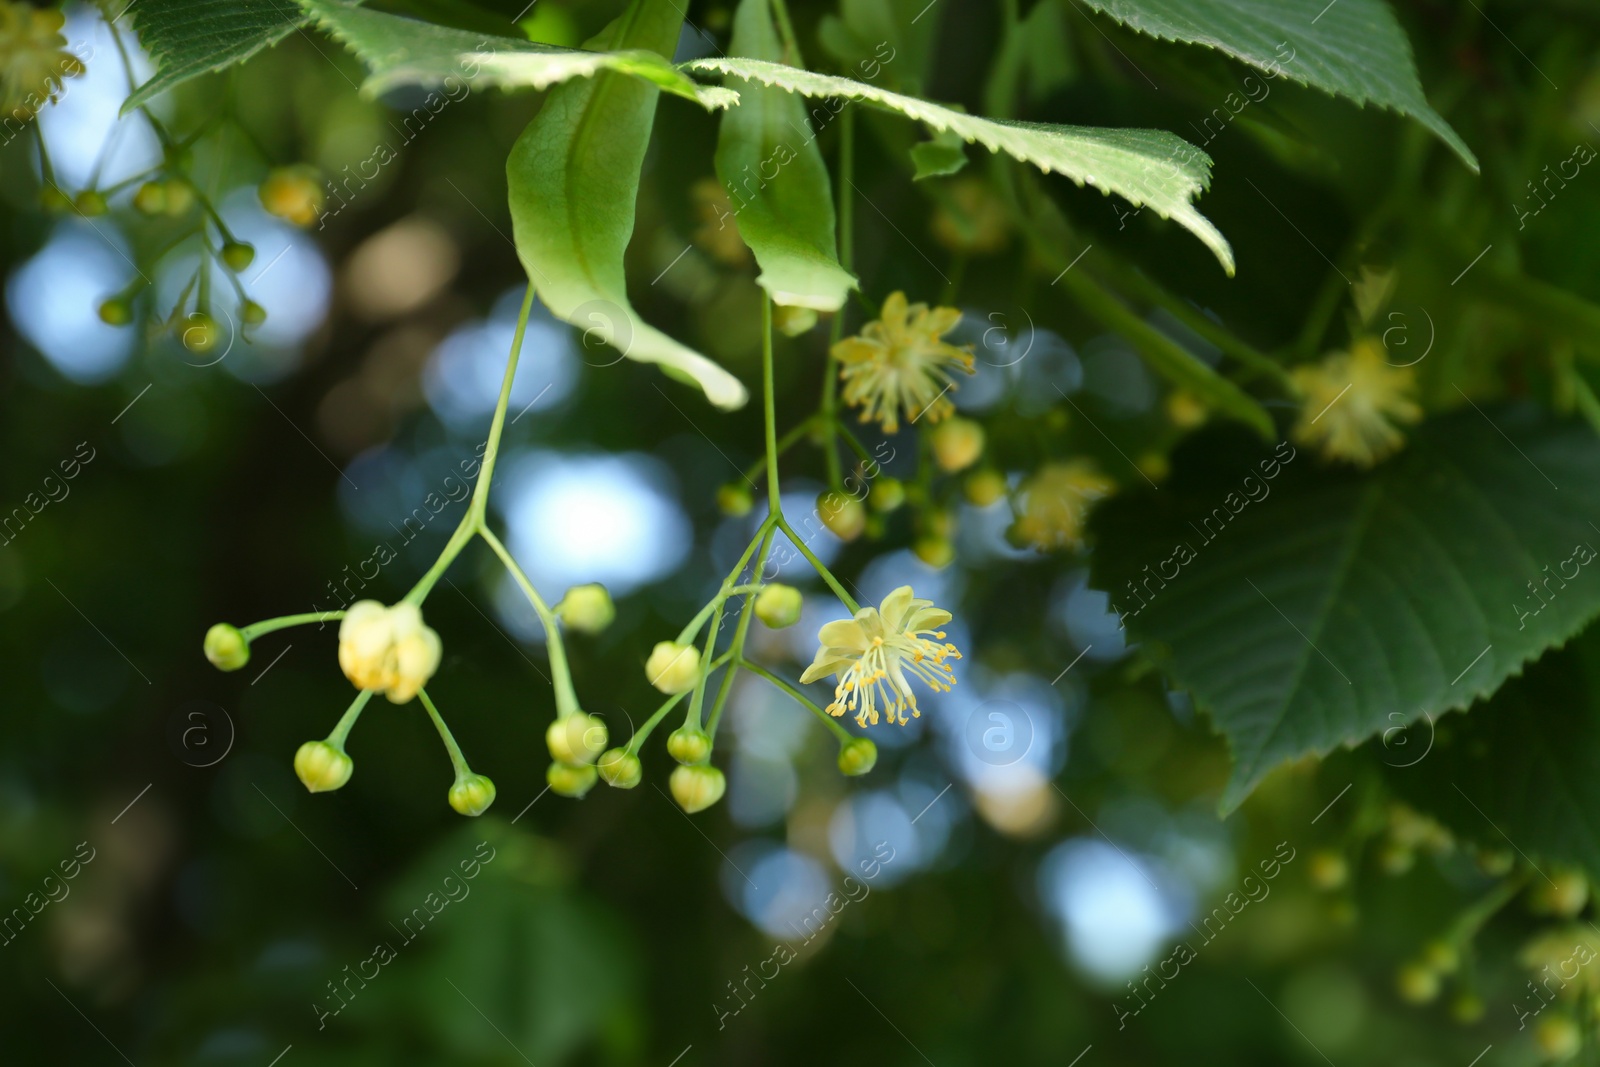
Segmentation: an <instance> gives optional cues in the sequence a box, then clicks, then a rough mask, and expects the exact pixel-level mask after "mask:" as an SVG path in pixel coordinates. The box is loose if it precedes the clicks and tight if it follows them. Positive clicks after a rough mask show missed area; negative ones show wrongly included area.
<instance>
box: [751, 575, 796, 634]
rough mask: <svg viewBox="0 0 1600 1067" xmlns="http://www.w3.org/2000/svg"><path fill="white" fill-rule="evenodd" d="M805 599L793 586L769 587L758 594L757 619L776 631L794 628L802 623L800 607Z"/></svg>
mask: <svg viewBox="0 0 1600 1067" xmlns="http://www.w3.org/2000/svg"><path fill="white" fill-rule="evenodd" d="M803 602H804V598H803V597H801V595H800V590H798V589H796V588H795V587H794V586H792V585H769V586H767V587H766V588H765V589H763V590H761V592H759V593H757V594H756V618H758V619H760V620H761V621H762V622H764V623H766V624H767V625H768V626H770V627H771V628H772V629H774V630H781V629H783V628H784V627H785V626H793V625H794V624H795V623H797V622H799V621H800V606H801V604H802V603H803Z"/></svg>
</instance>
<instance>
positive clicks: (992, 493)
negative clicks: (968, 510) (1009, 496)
mask: <svg viewBox="0 0 1600 1067" xmlns="http://www.w3.org/2000/svg"><path fill="white" fill-rule="evenodd" d="M961 491H962V493H963V494H964V495H965V496H966V498H967V503H969V504H971V505H972V506H973V507H975V508H986V507H988V506H989V505H990V504H994V503H996V502H998V501H999V500H1000V499H1001V498H1002V497H1004V496H1005V495H1006V476H1005V475H1003V474H1001V473H1000V472H999V471H996V470H981V471H973V472H972V473H971V474H969V475H967V478H966V481H964V482H962V483H961Z"/></svg>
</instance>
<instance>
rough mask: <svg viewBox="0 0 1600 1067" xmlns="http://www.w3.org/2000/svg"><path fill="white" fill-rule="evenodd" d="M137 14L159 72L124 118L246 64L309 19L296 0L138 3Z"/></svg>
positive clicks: (145, 0) (125, 106)
mask: <svg viewBox="0 0 1600 1067" xmlns="http://www.w3.org/2000/svg"><path fill="white" fill-rule="evenodd" d="M131 10H132V13H133V27H134V29H135V30H136V31H138V34H139V43H140V44H141V45H143V46H144V49H145V51H146V52H149V53H150V58H151V59H153V60H154V61H155V66H156V73H155V76H154V77H152V78H151V79H150V80H149V81H147V82H145V83H144V84H143V85H141V86H139V88H138V89H136V90H134V92H133V95H132V96H130V97H128V99H127V101H126V102H125V103H124V104H123V105H122V114H124V115H126V114H128V113H129V112H131V111H133V110H134V109H135V108H138V107H141V106H142V105H144V104H148V103H149V102H150V101H151V100H153V99H155V98H156V97H157V96H160V95H161V94H162V93H164V92H166V91H167V90H168V89H171V88H173V87H174V86H177V85H182V84H183V83H184V82H186V81H188V80H189V79H190V78H197V77H199V76H200V75H202V74H208V73H210V72H211V71H215V70H222V69H223V68H225V67H229V66H232V65H233V64H235V63H242V62H244V61H245V60H246V59H249V58H250V57H251V56H253V55H255V54H256V53H257V52H259V51H261V50H262V49H263V48H268V47H270V46H272V45H275V44H277V43H278V42H279V41H281V40H283V38H284V37H286V36H288V35H289V34H290V33H292V32H293V31H294V30H296V29H298V28H299V27H300V26H301V24H302V23H304V21H305V19H304V18H303V17H302V16H301V13H300V9H299V8H297V7H295V5H294V4H293V3H291V2H290V0H134V3H133V5H132V9H131Z"/></svg>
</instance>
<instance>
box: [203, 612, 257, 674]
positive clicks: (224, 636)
mask: <svg viewBox="0 0 1600 1067" xmlns="http://www.w3.org/2000/svg"><path fill="white" fill-rule="evenodd" d="M205 648H206V659H208V660H210V661H211V665H212V666H213V667H215V668H217V670H219V671H236V670H238V669H239V668H240V667H243V666H244V665H245V664H246V663H249V662H250V642H249V641H246V640H245V639H244V634H243V633H241V632H240V631H239V628H238V627H237V626H231V625H229V624H228V623H225V622H219V623H217V624H216V625H215V626H213V627H212V628H211V629H209V630H207V631H206V644H205Z"/></svg>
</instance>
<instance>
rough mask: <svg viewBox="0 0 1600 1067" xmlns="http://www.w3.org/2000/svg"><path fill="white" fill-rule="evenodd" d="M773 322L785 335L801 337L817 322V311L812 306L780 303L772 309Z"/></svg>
mask: <svg viewBox="0 0 1600 1067" xmlns="http://www.w3.org/2000/svg"><path fill="white" fill-rule="evenodd" d="M772 324H773V325H774V326H776V327H777V328H778V330H779V331H780V332H781V333H782V334H783V335H784V336H785V337H799V336H800V335H801V334H803V333H805V332H807V331H808V330H810V329H811V327H813V326H815V325H816V324H817V313H816V311H815V310H813V309H812V308H801V307H784V306H782V305H779V306H777V307H775V308H773V309H772Z"/></svg>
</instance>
